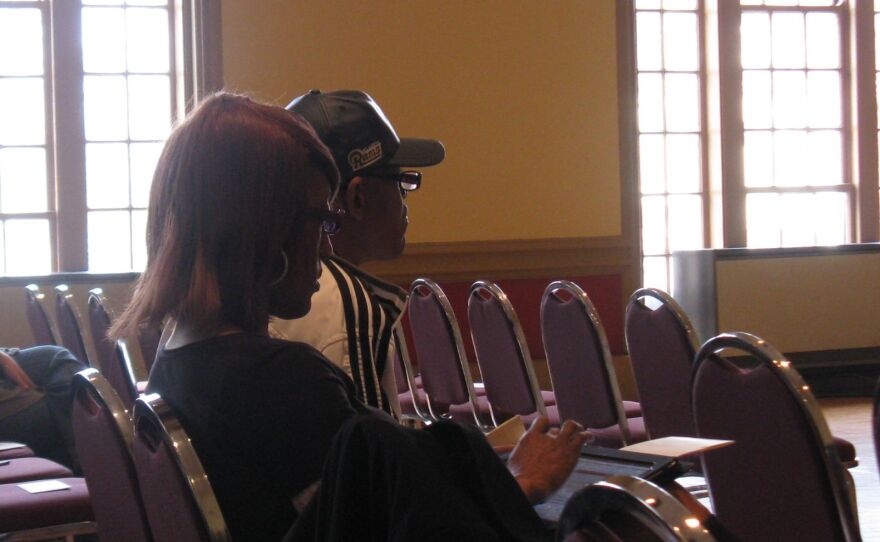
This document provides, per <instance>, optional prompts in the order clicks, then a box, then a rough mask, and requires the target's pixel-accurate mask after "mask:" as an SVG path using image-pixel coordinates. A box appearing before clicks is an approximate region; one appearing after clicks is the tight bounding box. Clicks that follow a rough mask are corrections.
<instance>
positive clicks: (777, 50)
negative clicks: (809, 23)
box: [773, 13, 806, 68]
mask: <svg viewBox="0 0 880 542" xmlns="http://www.w3.org/2000/svg"><path fill="white" fill-rule="evenodd" d="M805 47H806V44H805V43H804V16H803V14H801V13H774V14H773V67H774V68H803V67H804V64H805V53H804V51H805Z"/></svg>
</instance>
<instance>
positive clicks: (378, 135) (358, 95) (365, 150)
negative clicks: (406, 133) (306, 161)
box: [287, 90, 446, 179]
mask: <svg viewBox="0 0 880 542" xmlns="http://www.w3.org/2000/svg"><path fill="white" fill-rule="evenodd" d="M287 110H288V111H293V112H295V113H298V114H300V115H302V116H303V118H305V119H306V120H307V121H308V122H309V124H311V125H312V128H314V129H315V132H317V133H318V137H320V138H321V141H323V142H324V144H325V145H327V147H328V148H329V149H330V153H331V154H332V155H333V158H334V159H335V160H336V166H337V167H338V168H339V172H340V173H341V174H342V178H343V179H351V178H352V177H355V176H357V175H360V174H361V173H363V172H365V171H367V170H370V169H377V168H382V167H401V168H406V167H424V166H433V165H435V164H439V163H440V162H442V161H443V158H444V157H445V156H446V150H445V149H444V148H443V144H442V143H440V142H439V141H437V140H434V139H417V138H408V137H404V138H400V137H398V136H397V132H395V131H394V127H393V126H391V123H390V122H388V118H387V117H385V113H383V112H382V109H380V108H379V104H377V103H376V102H375V101H374V100H373V98H372V97H370V95H369V94H367V93H366V92H361V91H359V90H336V91H333V92H321V91H320V90H312V91H309V92H308V94H303V95H302V96H300V97H298V98H295V99H294V100H293V101H292V102H290V104H288V106H287Z"/></svg>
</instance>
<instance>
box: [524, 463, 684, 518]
mask: <svg viewBox="0 0 880 542" xmlns="http://www.w3.org/2000/svg"><path fill="white" fill-rule="evenodd" d="M690 466H691V465H690V463H688V462H683V461H679V460H678V459H677V458H675V457H669V456H665V455H652V454H642V453H637V452H625V451H622V450H615V449H613V448H601V447H598V446H584V448H583V450H582V451H581V457H580V459H579V460H578V464H577V466H575V468H574V472H572V473H571V476H569V477H568V480H566V481H565V484H563V486H562V487H561V488H559V490H558V491H556V493H554V494H553V495H551V496H550V497H549V498H548V499H547V500H546V501H544V502H542V503H541V504H538V505H536V506H535V511H536V512H538V515H539V516H541V519H543V520H544V522H545V523H547V524H548V525H556V523H557V522H558V521H559V516H560V515H561V514H562V510H563V508H565V503H566V502H568V499H569V498H570V497H571V496H572V495H573V494H574V493H575V492H576V491H578V490H579V489H581V488H583V487H584V486H588V485H590V484H592V483H593V482H598V481H599V480H604V479H606V478H608V477H609V476H612V475H615V474H628V475H630V476H637V477H639V478H643V479H645V480H649V481H651V482H654V483H655V484H657V485H663V484H664V483H666V482H669V481H671V480H674V479H675V478H677V477H678V476H681V475H682V474H684V473H685V472H687V470H688V469H689V468H690Z"/></svg>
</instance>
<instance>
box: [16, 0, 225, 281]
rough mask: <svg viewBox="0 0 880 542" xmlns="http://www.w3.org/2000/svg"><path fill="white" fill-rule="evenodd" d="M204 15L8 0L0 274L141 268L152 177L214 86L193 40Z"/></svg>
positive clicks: (104, 1) (143, 2)
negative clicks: (184, 118)
mask: <svg viewBox="0 0 880 542" xmlns="http://www.w3.org/2000/svg"><path fill="white" fill-rule="evenodd" d="M203 11H204V8H203V7H202V6H201V5H200V3H199V2H194V1H190V2H181V1H177V2H174V1H170V0H83V1H82V2H79V1H77V2H73V1H64V2H60V1H58V2H53V1H50V0H0V275H37V274H45V273H50V272H53V271H92V272H122V271H131V270H141V269H142V268H143V266H144V264H145V260H146V251H145V246H144V236H145V225H146V206H147V199H148V194H149V187H150V181H151V178H152V172H153V169H154V166H155V163H156V160H157V158H158V155H159V153H160V151H161V148H162V144H163V141H164V139H165V137H166V136H167V135H168V133H169V131H170V129H171V125H172V122H173V121H174V119H175V118H176V117H178V116H179V115H181V114H182V113H183V110H184V109H183V106H184V104H185V103H186V102H187V98H189V101H190V102H191V101H192V96H195V95H198V91H199V88H198V85H197V84H196V83H194V81H204V80H205V76H204V74H200V77H199V78H197V77H195V75H196V68H198V67H199V64H200V62H199V61H200V57H199V56H198V55H197V54H195V53H198V52H199V51H201V50H203V49H202V48H201V47H194V46H193V45H196V44H198V43H199V41H200V40H202V39H203V36H199V35H195V33H193V32H191V31H187V32H184V30H185V29H187V28H191V27H192V26H193V25H192V24H191V23H192V22H193V21H198V22H200V23H201V22H204V21H203V20H202V18H201V15H202V14H203ZM185 22H188V23H190V24H184V23H185ZM194 52H195V53H194ZM215 86H219V85H215ZM202 88H205V85H202Z"/></svg>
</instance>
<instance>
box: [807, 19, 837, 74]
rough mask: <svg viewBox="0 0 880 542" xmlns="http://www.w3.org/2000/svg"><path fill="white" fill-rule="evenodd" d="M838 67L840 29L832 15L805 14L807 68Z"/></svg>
mask: <svg viewBox="0 0 880 542" xmlns="http://www.w3.org/2000/svg"><path fill="white" fill-rule="evenodd" d="M839 66H840V27H839V26H838V23H837V15H835V14H833V13H808V14H807V67H809V68H837V67H839Z"/></svg>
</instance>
